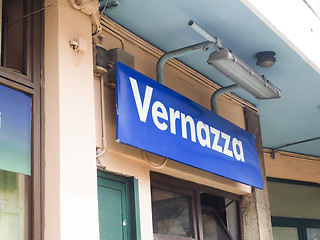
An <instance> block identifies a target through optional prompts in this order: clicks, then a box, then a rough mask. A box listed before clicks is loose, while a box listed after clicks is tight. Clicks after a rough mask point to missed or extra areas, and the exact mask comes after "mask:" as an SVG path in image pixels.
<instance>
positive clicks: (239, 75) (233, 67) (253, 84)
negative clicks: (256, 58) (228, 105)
mask: <svg viewBox="0 0 320 240" xmlns="http://www.w3.org/2000/svg"><path fill="white" fill-rule="evenodd" d="M208 64H209V65H211V66H214V67H215V68H216V69H218V70H219V71H220V72H221V73H223V74H224V75H225V76H226V77H228V78H230V79H231V80H232V81H233V82H235V83H236V84H238V85H239V86H240V87H241V88H243V89H244V90H246V91H247V92H249V93H251V94H252V95H253V96H255V97H256V98H257V99H272V98H280V96H281V95H280V90H279V89H278V88H277V87H276V86H274V85H273V84H272V83H271V82H269V81H268V80H267V79H265V77H264V76H262V75H260V74H259V73H258V72H257V71H255V70H254V69H252V68H251V67H249V66H248V65H247V64H246V63H245V62H243V61H242V60H241V59H240V58H239V57H237V56H236V55H234V54H233V53H231V52H230V51H229V50H228V49H225V48H224V49H219V50H217V51H215V52H213V53H211V54H210V56H209V59H208Z"/></svg>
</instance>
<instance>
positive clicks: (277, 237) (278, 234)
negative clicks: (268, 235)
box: [272, 227, 299, 240]
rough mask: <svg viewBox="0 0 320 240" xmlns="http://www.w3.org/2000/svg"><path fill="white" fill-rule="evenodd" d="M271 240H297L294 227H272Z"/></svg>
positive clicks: (296, 232) (296, 231)
mask: <svg viewBox="0 0 320 240" xmlns="http://www.w3.org/2000/svg"><path fill="white" fill-rule="evenodd" d="M272 232H273V240H299V236H298V229H297V228H295V227H272Z"/></svg>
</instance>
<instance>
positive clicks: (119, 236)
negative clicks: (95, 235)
mask: <svg viewBox="0 0 320 240" xmlns="http://www.w3.org/2000/svg"><path fill="white" fill-rule="evenodd" d="M128 194H129V192H128V179H127V178H124V177H120V176H116V175H111V174H106V173H102V172H98V201H99V228H100V240H129V239H130V238H129V236H130V226H129V224H130V219H129V205H128Z"/></svg>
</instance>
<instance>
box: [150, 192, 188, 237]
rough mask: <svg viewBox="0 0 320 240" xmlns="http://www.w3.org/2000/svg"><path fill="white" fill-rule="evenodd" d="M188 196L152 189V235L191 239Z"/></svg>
mask: <svg viewBox="0 0 320 240" xmlns="http://www.w3.org/2000/svg"><path fill="white" fill-rule="evenodd" d="M190 209H191V199H190V196H188V195H184V194H180V193H176V192H169V191H165V190H161V189H156V188H152V217H153V233H155V234H166V235H173V236H179V237H193V230H192V221H191V219H192V216H191V212H190Z"/></svg>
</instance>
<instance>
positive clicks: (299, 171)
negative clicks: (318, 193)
mask: <svg viewBox="0 0 320 240" xmlns="http://www.w3.org/2000/svg"><path fill="white" fill-rule="evenodd" d="M264 159H265V165H266V174H267V176H268V177H274V178H282V179H290V180H297V181H305V182H314V183H320V164H319V163H320V158H319V157H312V156H306V155H301V154H294V153H289V152H284V151H279V152H276V154H275V157H274V158H272V157H271V150H269V149H265V151H264Z"/></svg>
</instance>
